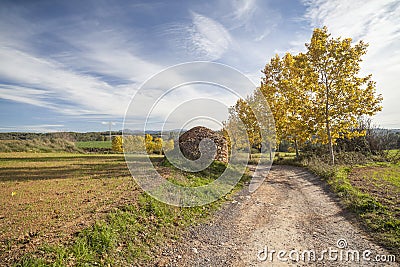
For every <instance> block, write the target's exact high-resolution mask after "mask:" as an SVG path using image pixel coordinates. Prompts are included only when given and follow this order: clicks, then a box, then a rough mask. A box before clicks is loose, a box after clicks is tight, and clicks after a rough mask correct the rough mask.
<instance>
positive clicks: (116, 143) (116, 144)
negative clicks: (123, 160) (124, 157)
mask: <svg viewBox="0 0 400 267" xmlns="http://www.w3.org/2000/svg"><path fill="white" fill-rule="evenodd" d="M122 142H123V139H122V136H121V135H117V136H113V138H112V150H113V151H115V152H123V151H124V150H123V148H122V145H123V143H122Z"/></svg>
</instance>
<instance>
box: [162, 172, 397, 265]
mask: <svg viewBox="0 0 400 267" xmlns="http://www.w3.org/2000/svg"><path fill="white" fill-rule="evenodd" d="M338 240H342V241H343V240H345V241H346V243H347V247H345V248H339V247H338V246H337V242H338ZM266 248H267V249H266ZM271 250H275V251H279V250H284V251H285V252H286V253H285V255H282V257H281V258H283V260H279V259H278V255H277V252H275V253H274V254H271ZM305 250H306V251H315V255H316V256H315V260H314V258H313V257H311V258H310V260H308V255H309V254H307V253H306V254H305V260H302V259H301V254H302V253H303V252H304V251H305ZM324 250H327V252H326V253H325V254H324V256H323V259H321V258H322V253H323V251H324ZM329 250H331V256H330V257H329V254H328V251H329ZM367 250H368V251H371V254H369V255H367V254H366V255H365V256H366V258H370V259H371V260H370V261H367V260H363V253H364V251H367ZM261 251H263V252H264V251H268V254H265V253H261ZM291 251H293V252H291ZM335 251H337V252H335ZM355 251H356V252H355ZM348 252H350V254H347V253H348ZM357 252H358V253H359V261H357V260H351V256H352V255H354V256H355V258H356V259H357ZM289 253H292V254H291V255H290V256H289ZM353 253H355V254H353ZM378 254H379V255H390V254H391V253H389V252H388V251H386V250H385V249H383V248H381V247H380V246H378V245H376V244H374V242H372V241H371V240H370V239H369V238H368V237H367V235H366V234H365V233H364V232H363V231H362V230H360V229H359V227H358V226H357V223H355V222H354V218H353V217H352V216H351V215H350V214H348V213H346V212H345V211H343V209H342V208H341V207H340V205H339V204H338V200H337V198H335V197H334V196H333V195H332V194H331V193H330V192H329V191H328V190H327V189H326V188H325V184H324V182H322V181H321V179H320V178H318V177H316V176H314V175H312V174H310V173H309V172H307V171H306V170H304V169H302V168H297V167H291V166H273V168H272V169H271V171H270V172H269V174H268V176H267V178H266V180H265V181H264V183H263V184H262V185H261V186H260V188H259V189H258V190H257V191H256V192H254V193H253V194H249V193H248V192H246V190H243V191H242V192H241V193H240V194H239V195H238V196H237V197H236V198H235V200H234V201H232V202H231V203H228V204H227V205H225V206H224V207H223V208H222V209H221V210H220V211H219V212H218V213H217V214H216V215H215V216H214V218H213V220H212V221H211V222H209V223H207V224H201V225H198V226H195V227H192V228H191V229H189V231H188V232H187V234H186V235H185V236H184V237H183V238H182V239H181V241H180V242H179V243H178V244H170V245H169V246H166V247H165V249H164V250H163V252H162V255H161V256H160V257H159V258H158V259H157V262H156V264H157V265H159V266H288V265H289V266H399V264H398V263H379V262H375V261H374V257H375V256H376V255H378ZM266 255H267V256H268V257H267V259H265V256H266ZM347 255H349V257H350V260H347V258H348V257H346V256H347ZM335 258H336V260H335ZM341 258H342V260H340V259H341ZM398 260H399V259H397V261H398Z"/></svg>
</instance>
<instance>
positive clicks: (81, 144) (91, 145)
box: [75, 141, 112, 148]
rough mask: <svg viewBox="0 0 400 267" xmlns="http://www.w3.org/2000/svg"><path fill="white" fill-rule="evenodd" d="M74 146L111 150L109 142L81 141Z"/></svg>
mask: <svg viewBox="0 0 400 267" xmlns="http://www.w3.org/2000/svg"><path fill="white" fill-rule="evenodd" d="M75 145H76V147H78V148H112V146H111V142H110V141H82V142H75Z"/></svg>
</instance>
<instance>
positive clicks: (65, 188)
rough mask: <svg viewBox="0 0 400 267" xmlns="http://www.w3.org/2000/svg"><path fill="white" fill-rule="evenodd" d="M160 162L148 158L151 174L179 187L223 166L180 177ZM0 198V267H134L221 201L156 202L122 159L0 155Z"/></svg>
mask: <svg viewBox="0 0 400 267" xmlns="http://www.w3.org/2000/svg"><path fill="white" fill-rule="evenodd" d="M161 159H162V158H161V157H159V156H156V155H154V156H152V160H153V162H154V165H155V167H156V168H157V170H158V171H159V172H160V173H162V174H163V175H165V176H166V177H170V178H171V179H172V180H173V182H176V183H179V184H187V185H193V183H194V184H196V185H201V184H206V183H209V182H211V181H212V180H214V179H216V178H217V177H218V176H219V175H220V173H222V172H223V171H224V169H225V167H224V165H221V164H219V163H214V164H212V165H211V166H210V167H209V168H208V169H206V170H204V171H202V172H199V173H194V174H193V173H185V172H182V171H179V170H176V169H174V168H173V167H171V165H170V164H168V163H166V162H162V161H161ZM248 178H249V176H248V175H245V176H244V178H243V179H248ZM168 179H169V178H168ZM239 186H240V185H239ZM0 194H1V196H2V198H0V263H1V264H2V265H15V266H65V265H67V266H70V265H78V266H80V265H85V264H89V263H90V264H94V263H95V262H97V263H98V264H100V265H108V264H110V265H113V266H114V265H118V266H126V265H129V264H134V265H141V264H143V263H144V262H149V261H150V260H154V257H153V259H152V258H151V257H150V256H151V255H152V254H154V253H155V252H156V251H157V247H158V245H159V244H161V243H163V242H167V241H171V240H174V239H177V238H179V235H180V233H181V232H182V229H183V228H184V227H185V226H187V225H190V224H194V223H197V222H200V221H202V220H204V218H206V217H207V216H209V215H210V214H211V213H212V211H214V210H215V209H216V208H217V207H218V206H219V205H220V204H221V203H222V202H223V201H224V200H221V201H219V202H215V203H213V204H210V205H207V206H204V207H197V208H178V207H173V206H169V205H166V204H163V203H160V202H158V201H156V200H154V199H153V198H151V197H149V196H148V195H146V194H145V193H143V192H142V191H141V189H140V188H138V187H137V185H136V184H135V183H134V181H133V179H132V177H131V175H130V173H129V170H128V169H127V167H126V163H125V161H124V157H123V155H121V154H117V155H112V154H108V155H101V154H90V155H87V154H69V153H1V154H0ZM229 198H230V196H229V195H228V196H226V197H225V198H224V199H225V200H226V199H229Z"/></svg>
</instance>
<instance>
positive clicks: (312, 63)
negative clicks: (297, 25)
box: [303, 27, 382, 164]
mask: <svg viewBox="0 0 400 267" xmlns="http://www.w3.org/2000/svg"><path fill="white" fill-rule="evenodd" d="M351 42H352V40H351V38H345V39H342V38H331V37H330V34H329V33H328V29H327V28H326V27H324V28H322V29H315V30H314V32H313V35H312V38H311V42H310V43H308V44H306V47H307V52H306V54H305V56H306V64H304V66H303V67H304V69H303V71H304V74H305V78H306V79H307V80H308V84H309V87H308V88H307V90H306V91H307V92H309V96H310V100H311V101H312V103H313V106H314V108H313V109H312V112H313V113H314V114H313V117H314V119H315V123H316V130H317V132H316V134H317V137H318V138H319V140H320V141H321V142H322V143H325V144H326V143H327V144H328V146H329V153H330V156H331V160H332V164H334V163H335V156H334V149H333V146H334V144H335V142H336V140H337V139H338V138H340V137H348V138H351V137H354V136H358V135H362V134H364V133H362V132H361V133H360V132H356V131H353V129H355V128H357V119H358V118H359V117H360V116H362V115H368V116H372V115H374V114H375V113H376V112H378V111H380V110H381V109H382V107H381V105H380V103H381V102H382V97H381V96H380V95H378V96H376V87H375V82H374V81H372V80H371V75H367V76H364V77H359V72H360V62H361V61H362V60H361V57H362V56H363V55H364V54H365V53H366V52H367V46H368V45H367V44H365V43H364V42H362V41H359V42H358V43H357V44H355V45H352V44H351Z"/></svg>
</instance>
